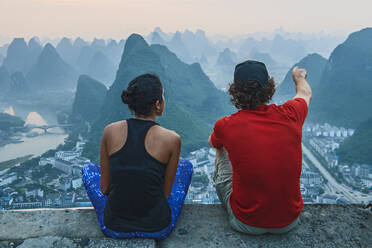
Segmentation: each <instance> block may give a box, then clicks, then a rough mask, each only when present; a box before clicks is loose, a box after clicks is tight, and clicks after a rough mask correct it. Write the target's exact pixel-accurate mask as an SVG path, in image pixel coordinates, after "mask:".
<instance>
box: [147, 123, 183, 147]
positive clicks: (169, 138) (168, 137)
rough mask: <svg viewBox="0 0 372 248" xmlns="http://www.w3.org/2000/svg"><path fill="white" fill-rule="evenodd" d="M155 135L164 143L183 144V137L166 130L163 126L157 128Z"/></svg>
mask: <svg viewBox="0 0 372 248" xmlns="http://www.w3.org/2000/svg"><path fill="white" fill-rule="evenodd" d="M153 133H154V136H155V137H156V138H157V139H160V140H162V142H165V143H167V144H170V145H175V144H178V143H180V142H181V137H180V135H179V134H178V133H176V132H175V131H173V130H169V129H166V128H164V127H162V126H158V125H157V126H155V127H154V132H153Z"/></svg>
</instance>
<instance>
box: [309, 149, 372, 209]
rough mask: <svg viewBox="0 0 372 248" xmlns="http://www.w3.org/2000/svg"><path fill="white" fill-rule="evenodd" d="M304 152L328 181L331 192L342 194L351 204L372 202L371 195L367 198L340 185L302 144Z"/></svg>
mask: <svg viewBox="0 0 372 248" xmlns="http://www.w3.org/2000/svg"><path fill="white" fill-rule="evenodd" d="M302 152H303V154H304V155H305V156H306V157H308V159H309V160H310V161H311V162H312V163H313V164H314V165H315V166H316V167H317V168H318V169H319V171H320V173H321V174H322V175H323V176H324V178H325V179H327V180H328V185H327V186H328V188H329V191H330V192H342V194H343V196H344V197H345V199H346V200H348V201H349V202H350V203H362V202H363V203H367V202H369V201H372V196H371V195H368V196H366V197H365V196H363V194H362V193H361V192H359V191H355V190H353V189H351V188H349V187H347V186H346V185H343V184H340V183H338V182H337V181H336V179H335V178H334V177H333V176H332V175H331V174H330V173H329V172H328V171H327V170H326V169H325V168H324V167H323V165H322V164H321V163H320V162H319V160H318V159H317V158H316V157H315V156H314V155H313V154H312V152H311V151H310V150H309V149H308V148H307V147H306V146H305V145H304V144H302ZM351 192H352V193H351Z"/></svg>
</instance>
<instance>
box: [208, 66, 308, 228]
mask: <svg viewBox="0 0 372 248" xmlns="http://www.w3.org/2000/svg"><path fill="white" fill-rule="evenodd" d="M292 76H293V81H294V83H295V85H296V91H297V94H296V96H295V97H294V98H293V99H292V100H289V101H287V102H286V103H284V104H283V105H278V106H277V105H275V104H271V105H268V102H269V101H270V100H271V98H272V96H273V94H274V92H275V83H274V79H273V78H270V77H269V75H268V72H267V69H266V66H265V64H263V63H261V62H257V61H246V62H243V63H241V64H238V65H237V66H236V67H235V72H234V82H233V83H232V84H231V85H230V88H229V94H230V95H231V102H232V103H233V104H234V105H235V106H236V107H237V108H238V110H239V111H238V112H236V113H234V114H232V115H230V116H229V117H224V118H221V119H220V120H218V121H217V122H216V123H215V126H214V130H213V133H212V134H211V136H210V138H209V142H208V143H209V144H210V145H211V146H212V147H214V148H216V149H217V151H216V164H215V172H214V178H213V180H214V183H215V187H216V192H217V195H218V197H219V199H220V200H221V202H222V203H223V205H224V206H225V207H226V209H227V213H228V216H229V221H230V224H231V226H232V228H233V229H235V230H237V231H240V232H244V233H250V234H263V233H267V232H269V233H284V232H288V231H289V230H291V229H292V228H293V227H295V226H296V224H297V223H298V217H299V215H300V213H301V211H302V206H303V201H302V196H301V191H300V175H301V166H302V149H301V139H302V125H303V123H304V121H305V118H306V115H307V111H308V105H309V103H310V100H311V95H312V93H311V88H310V86H309V84H308V83H307V81H306V70H305V69H299V68H297V67H295V68H294V69H293V71H292Z"/></svg>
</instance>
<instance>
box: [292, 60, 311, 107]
mask: <svg viewBox="0 0 372 248" xmlns="http://www.w3.org/2000/svg"><path fill="white" fill-rule="evenodd" d="M306 77H307V72H306V70H305V69H301V68H298V67H297V66H296V67H294V68H293V70H292V78H293V81H294V82H295V84H296V92H297V93H296V96H295V97H294V98H303V99H304V100H305V101H306V103H307V106H309V104H310V101H311V98H312V91H311V87H310V85H309V83H308V82H307V81H306Z"/></svg>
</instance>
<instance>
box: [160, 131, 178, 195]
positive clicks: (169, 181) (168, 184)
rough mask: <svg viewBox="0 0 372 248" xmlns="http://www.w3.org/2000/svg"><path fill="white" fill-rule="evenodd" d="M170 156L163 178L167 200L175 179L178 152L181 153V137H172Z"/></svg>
mask: <svg viewBox="0 0 372 248" xmlns="http://www.w3.org/2000/svg"><path fill="white" fill-rule="evenodd" d="M171 147H172V151H171V155H170V158H169V162H168V164H167V168H166V170H165V178H164V188H163V190H164V194H165V196H166V197H167V198H168V197H169V196H170V194H171V192H172V186H173V181H174V178H175V177H176V172H177V167H178V161H179V159H180V152H181V137H180V136H179V135H175V136H174V137H172V141H171Z"/></svg>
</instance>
